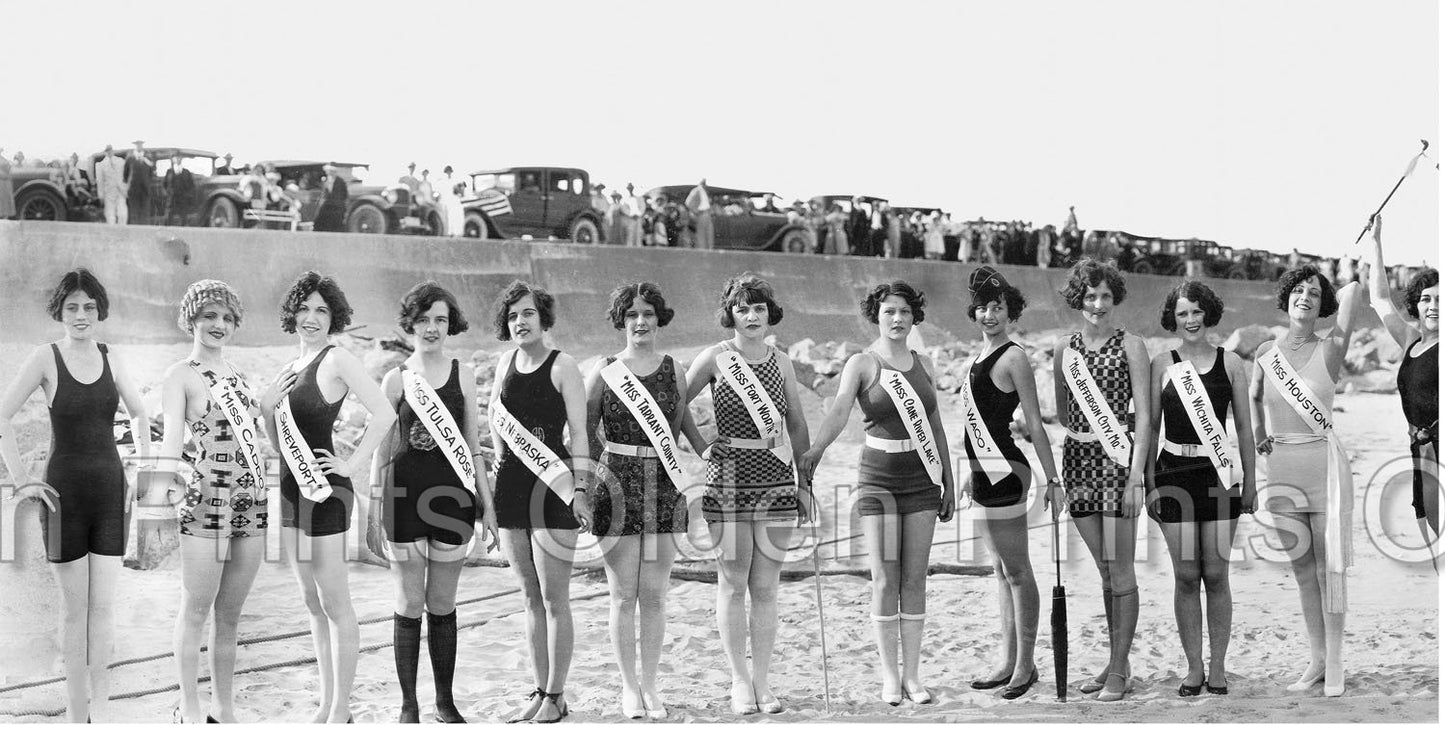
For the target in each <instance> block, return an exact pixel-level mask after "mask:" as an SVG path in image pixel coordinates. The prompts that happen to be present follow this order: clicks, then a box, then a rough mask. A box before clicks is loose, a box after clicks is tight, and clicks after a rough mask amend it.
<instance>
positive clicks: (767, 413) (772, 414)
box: [713, 349, 793, 464]
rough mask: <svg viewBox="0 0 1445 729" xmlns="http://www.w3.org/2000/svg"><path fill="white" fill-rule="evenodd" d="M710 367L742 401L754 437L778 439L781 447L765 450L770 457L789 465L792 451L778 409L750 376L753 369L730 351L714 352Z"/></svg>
mask: <svg viewBox="0 0 1445 729" xmlns="http://www.w3.org/2000/svg"><path fill="white" fill-rule="evenodd" d="M713 363H714V364H716V365H717V373H718V378H719V379H721V380H722V381H723V382H726V383H727V384H728V387H731V388H732V389H733V392H734V393H735V394H736V395H737V396H738V399H739V400H742V401H743V407H745V408H747V410H748V416H749V417H751V418H752V419H753V425H754V426H756V427H757V429H758V435H759V436H761V437H763V438H772V437H780V438H782V442H781V443H779V444H778V445H775V446H773V447H772V448H770V449H769V450H770V451H771V452H772V454H773V455H774V456H775V457H776V458H777V459H778V460H779V461H782V462H783V463H784V464H788V463H792V462H793V447H792V446H791V445H790V444H789V443H788V429H787V428H786V427H785V426H784V423H783V418H782V415H781V414H780V413H779V412H778V406H777V405H775V404H774V403H773V400H772V398H770V397H768V391H767V390H765V389H763V383H762V381H760V380H759V379H758V376H757V374H756V373H754V372H753V368H752V367H749V366H748V363H747V362H744V361H743V358H742V357H740V356H738V353H737V352H734V351H732V350H730V349H724V350H723V351H721V352H718V354H717V357H715V358H714V359H713Z"/></svg>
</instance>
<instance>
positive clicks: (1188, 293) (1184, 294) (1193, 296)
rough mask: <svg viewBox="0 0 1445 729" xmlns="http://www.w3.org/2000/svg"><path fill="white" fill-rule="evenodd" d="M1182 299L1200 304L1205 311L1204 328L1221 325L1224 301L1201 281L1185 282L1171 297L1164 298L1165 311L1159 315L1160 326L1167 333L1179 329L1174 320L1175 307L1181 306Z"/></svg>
mask: <svg viewBox="0 0 1445 729" xmlns="http://www.w3.org/2000/svg"><path fill="white" fill-rule="evenodd" d="M1180 299H1187V300H1189V301H1193V302H1194V303H1196V304H1199V308H1201V309H1203V310H1204V326H1206V327H1212V326H1216V325H1218V324H1219V320H1220V319H1223V318H1224V301H1223V300H1222V299H1220V298H1219V294H1216V293H1214V289H1211V288H1209V287H1208V286H1205V285H1204V284H1203V283H1201V282H1199V281H1185V282H1184V283H1182V284H1179V285H1178V286H1175V287H1174V288H1173V289H1172V290H1170V292H1169V295H1168V296H1165V297H1164V311H1162V312H1160V313H1159V326H1161V327H1164V330H1165V331H1170V332H1172V331H1175V330H1177V329H1178V328H1179V322H1177V321H1175V320H1174V307H1175V306H1176V305H1178V304H1179V300H1180Z"/></svg>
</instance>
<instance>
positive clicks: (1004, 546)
mask: <svg viewBox="0 0 1445 729" xmlns="http://www.w3.org/2000/svg"><path fill="white" fill-rule="evenodd" d="M997 511H999V512H1003V510H1002V509H999V510H997ZM1007 513H1008V514H1009V515H1008V516H1006V517H1005V516H1004V515H1003V513H1000V514H999V515H998V516H994V515H993V514H990V515H989V518H988V519H985V520H983V522H982V526H983V529H982V531H983V534H984V536H985V538H986V539H987V540H988V544H989V547H990V548H991V549H992V550H993V552H994V554H995V560H994V568H995V570H997V572H998V583H999V612H1000V613H1001V614H1004V616H1005V620H1004V623H1003V626H1002V629H1003V637H1004V644H1005V654H1004V655H1005V657H1006V663H1005V664H1004V665H1005V668H1004V670H1002V671H998V672H996V673H995V676H994V678H995V680H997V679H998V678H1005V677H1007V678H1008V679H1009V685H1010V686H1022V685H1024V684H1026V683H1028V681H1029V678H1030V677H1032V675H1033V672H1034V669H1035V666H1034V644H1035V643H1036V642H1037V640H1038V633H1039V587H1038V584H1037V583H1036V582H1035V581H1034V568H1033V564H1032V563H1031V562H1030V561H1029V533H1028V523H1027V517H1026V516H1025V515H1024V514H1022V513H1019V514H1017V515H1013V513H1012V511H1010V512H1007ZM1005 606H1007V612H1006V613H1004V609H1005Z"/></svg>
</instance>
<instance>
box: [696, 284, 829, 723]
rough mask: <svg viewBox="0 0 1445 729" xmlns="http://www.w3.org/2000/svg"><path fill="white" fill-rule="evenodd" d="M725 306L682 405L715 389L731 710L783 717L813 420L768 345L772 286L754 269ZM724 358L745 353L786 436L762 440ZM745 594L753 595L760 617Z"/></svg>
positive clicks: (783, 362) (785, 363) (713, 510)
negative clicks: (781, 669) (771, 672)
mask: <svg viewBox="0 0 1445 729" xmlns="http://www.w3.org/2000/svg"><path fill="white" fill-rule="evenodd" d="M719 303H720V307H719V308H718V323H720V324H721V325H722V326H723V327H724V328H725V329H731V330H732V331H733V337H732V339H730V340H728V341H726V342H722V343H719V344H715V345H713V346H711V347H708V348H707V349H705V350H703V352H702V353H701V354H699V355H698V357H697V359H696V360H693V363H692V366H691V367H690V368H688V372H687V396H686V397H684V398H683V403H684V404H685V403H688V402H691V401H692V399H693V398H694V397H697V394H698V393H699V392H701V391H702V388H703V387H704V386H706V385H708V384H709V383H711V384H712V396H713V412H714V414H715V416H716V420H717V428H718V439H717V440H716V441H714V442H713V444H712V446H711V447H710V448H709V449H708V450H709V452H708V453H705V454H704V456H705V457H706V458H707V461H708V466H707V493H706V495H705V496H704V497H703V515H704V516H706V517H707V521H708V530H709V532H711V534H712V538H713V540H714V542H715V543H716V544H717V545H718V547H719V553H718V558H717V559H718V603H717V615H718V632H719V633H720V634H721V635H722V639H723V649H724V652H726V654H727V657H728V662H729V663H730V665H731V668H732V680H733V683H732V709H733V712H734V713H736V714H754V713H757V712H759V711H763V712H766V713H770V714H776V713H778V712H780V711H782V710H783V705H782V702H780V701H779V700H778V698H777V697H776V696H774V695H773V692H772V689H771V688H770V687H769V685H768V669H769V666H770V665H771V663H772V653H773V642H774V639H775V637H776V636H777V622H778V602H777V585H778V578H779V576H780V575H781V573H782V568H783V558H784V557H785V556H786V555H787V548H788V540H789V539H790V538H791V537H792V533H793V526H794V525H795V524H802V523H803V522H804V521H806V520H807V517H808V516H809V515H811V514H812V504H813V501H812V492H811V491H810V490H809V489H808V486H807V485H806V484H804V483H800V482H799V481H798V480H797V479H795V478H794V477H793V464H794V463H796V462H798V461H799V459H800V458H802V456H803V453H804V452H806V451H807V450H808V424H807V423H806V422H804V420H803V416H802V408H801V406H800V405H799V403H798V389H797V378H796V376H795V375H794V374H793V363H792V360H789V359H788V358H787V356H785V355H784V354H783V353H782V352H779V351H778V350H777V348H775V347H772V346H770V345H769V344H768V343H767V342H766V341H765V339H766V337H767V336H768V332H769V330H770V329H771V328H772V327H773V326H774V325H776V324H777V323H778V322H780V321H782V319H783V309H782V307H781V306H778V303H777V301H776V300H775V299H774V298H773V287H772V286H771V285H770V284H769V283H768V282H767V281H764V280H763V279H761V278H759V277H757V276H755V275H753V274H750V273H745V274H743V275H742V276H739V277H737V278H734V279H732V280H730V281H728V282H727V285H726V286H725V287H724V288H723V293H722V297H721V301H720V302H719ZM724 352H730V353H733V354H736V355H737V356H739V357H740V358H741V359H742V361H743V362H744V363H745V364H746V365H747V367H749V368H750V369H751V370H752V372H753V374H754V375H755V376H756V377H757V380H758V381H759V382H760V383H761V385H762V389H763V391H764V392H765V393H766V395H767V397H768V399H769V400H771V401H772V403H773V405H774V406H775V408H776V417H779V418H781V419H782V420H783V422H784V424H785V425H786V428H787V429H786V437H785V436H784V435H783V434H775V435H773V436H771V437H769V438H763V437H762V434H761V433H759V432H758V428H757V427H756V426H755V425H754V424H753V420H752V416H751V415H750V414H749V411H748V409H747V408H746V407H745V406H744V404H743V401H742V400H741V399H740V398H739V397H738V396H737V394H736V393H734V392H733V390H732V386H731V385H730V384H728V383H726V382H720V381H719V380H721V379H723V377H724V375H723V374H722V373H720V372H719V370H718V365H717V357H718V356H719V355H721V354H723V353H724ZM785 459H786V460H785ZM745 597H749V598H751V616H750V615H749V614H748V610H747V606H745V604H744V598H745ZM750 618H751V619H750ZM749 638H751V639H752V651H751V655H752V660H751V661H749V659H748V656H749V651H748V640H749Z"/></svg>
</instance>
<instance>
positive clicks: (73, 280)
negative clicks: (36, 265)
mask: <svg viewBox="0 0 1445 729" xmlns="http://www.w3.org/2000/svg"><path fill="white" fill-rule="evenodd" d="M76 291H84V292H85V295H86V296H89V297H90V298H92V299H95V311H96V315H97V316H98V317H99V318H100V320H101V321H105V318H106V317H108V316H110V297H109V296H108V295H106V293H105V286H104V285H102V284H101V283H100V279H98V278H96V277H95V274H93V273H91V272H90V269H88V268H77V269H75V270H73V271H68V272H66V274H65V275H64V276H61V277H60V283H58V284H56V285H55V288H54V289H53V290H51V292H50V301H48V302H46V304H45V310H46V311H47V312H49V313H50V318H51V319H54V320H56V321H60V313H61V312H60V310H61V309H63V308H64V307H65V297H67V296H70V295H71V294H73V293H75V292H76Z"/></svg>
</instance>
